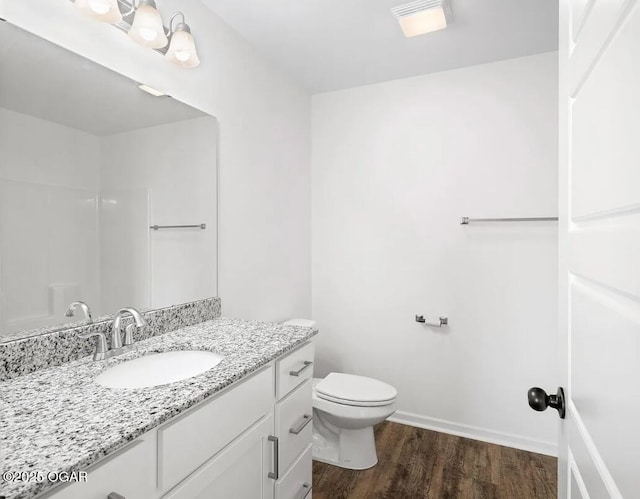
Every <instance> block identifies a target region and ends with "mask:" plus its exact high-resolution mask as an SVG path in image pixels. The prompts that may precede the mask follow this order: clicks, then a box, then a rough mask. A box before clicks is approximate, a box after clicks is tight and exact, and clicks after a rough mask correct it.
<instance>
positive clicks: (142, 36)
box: [129, 0, 169, 49]
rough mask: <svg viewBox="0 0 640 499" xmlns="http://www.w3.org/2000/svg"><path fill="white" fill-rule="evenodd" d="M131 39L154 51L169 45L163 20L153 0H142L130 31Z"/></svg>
mask: <svg viewBox="0 0 640 499" xmlns="http://www.w3.org/2000/svg"><path fill="white" fill-rule="evenodd" d="M129 37H130V38H131V39H132V40H133V41H134V42H136V43H137V44H139V45H142V46H143V47H150V48H152V49H161V48H162V47H165V46H166V45H167V43H168V41H169V40H167V36H166V35H165V34H164V26H163V25H162V18H161V17H160V12H158V9H156V3H155V2H154V1H153V0H140V6H139V7H138V8H137V9H136V13H135V16H134V18H133V24H132V25H131V28H130V29H129Z"/></svg>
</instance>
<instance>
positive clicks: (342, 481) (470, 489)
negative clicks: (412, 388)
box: [313, 422, 557, 499]
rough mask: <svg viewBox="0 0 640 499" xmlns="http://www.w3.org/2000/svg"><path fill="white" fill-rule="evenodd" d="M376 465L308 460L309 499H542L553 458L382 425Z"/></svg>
mask: <svg viewBox="0 0 640 499" xmlns="http://www.w3.org/2000/svg"><path fill="white" fill-rule="evenodd" d="M376 445H377V449H378V465H377V466H374V467H373V468H371V469H368V470H365V471H352V470H345V469H342V468H338V467H336V466H330V465H327V464H323V463H318V462H316V461H314V462H313V499H405V498H406V499H414V498H429V499H466V498H469V499H493V498H499V499H546V498H555V497H556V487H557V482H556V479H557V477H556V465H557V462H556V459H555V458H553V457H549V456H543V455H541V454H533V453H531V452H525V451H520V450H516V449H511V448H509V447H502V446H499V445H493V444H487V443H484V442H478V441H476V440H469V439H467V438H461V437H456V436H453V435H446V434H444V433H437V432H435V431H430V430H422V429H420V428H413V427H411V426H405V425H401V424H397V423H389V422H385V423H382V424H381V425H379V426H378V427H377V428H376Z"/></svg>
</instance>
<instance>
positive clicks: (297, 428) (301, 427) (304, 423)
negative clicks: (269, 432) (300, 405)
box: [289, 414, 313, 435]
mask: <svg viewBox="0 0 640 499" xmlns="http://www.w3.org/2000/svg"><path fill="white" fill-rule="evenodd" d="M312 420H313V416H311V415H310V414H304V415H303V416H302V417H301V418H300V422H299V423H298V424H297V425H296V426H292V427H291V428H289V433H293V434H294V435H297V434H298V433H300V432H301V431H302V430H304V427H305V426H307V425H308V424H309V423H311V421H312Z"/></svg>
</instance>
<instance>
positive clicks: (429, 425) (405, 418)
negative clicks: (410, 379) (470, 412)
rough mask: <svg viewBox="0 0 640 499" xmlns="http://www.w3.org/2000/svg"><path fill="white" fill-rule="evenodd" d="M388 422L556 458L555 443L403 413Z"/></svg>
mask: <svg viewBox="0 0 640 499" xmlns="http://www.w3.org/2000/svg"><path fill="white" fill-rule="evenodd" d="M388 420H389V421H393V422H394V423H401V424H405V425H409V426H415V427H417V428H425V429H427V430H433V431H438V432H441V433H448V434H450V435H456V436H458V437H465V438H471V439H473V440H480V441H482V442H488V443H491V444H497V445H504V446H506V447H513V448H514V449H521V450H526V451H529V452H537V453H538V454H545V455H547V456H554V457H557V456H558V444H557V443H556V442H545V441H543V440H534V439H531V438H526V437H520V436H518V435H511V434H509V433H502V432H499V431H494V430H487V429H485V428H478V427H476V426H470V425H465V424H461V423H453V422H451V421H446V420H444V419H437V418H430V417H428V416H422V415H420V414H413V413H411V412H404V411H397V412H396V413H395V414H394V415H393V416H391V417H390V418H388Z"/></svg>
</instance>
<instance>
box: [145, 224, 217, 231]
mask: <svg viewBox="0 0 640 499" xmlns="http://www.w3.org/2000/svg"><path fill="white" fill-rule="evenodd" d="M149 228H150V229H153V230H160V229H202V230H204V229H206V228H207V224H198V225H150V226H149Z"/></svg>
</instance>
